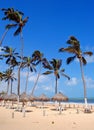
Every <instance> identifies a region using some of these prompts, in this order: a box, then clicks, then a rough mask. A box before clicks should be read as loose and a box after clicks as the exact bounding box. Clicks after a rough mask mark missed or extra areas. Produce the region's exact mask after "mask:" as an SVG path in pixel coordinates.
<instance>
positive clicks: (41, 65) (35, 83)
mask: <svg viewBox="0 0 94 130" xmlns="http://www.w3.org/2000/svg"><path fill="white" fill-rule="evenodd" d="M41 69H42V65H41V63H40V70H39V73H38V76H37V78H36V81H35V84H34V87H33V89H32V92H31V94H32V95H33V94H34V90H35V88H36V85H37V83H38V80H39V77H40V74H41Z"/></svg>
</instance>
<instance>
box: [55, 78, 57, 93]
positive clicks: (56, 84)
mask: <svg viewBox="0 0 94 130" xmlns="http://www.w3.org/2000/svg"><path fill="white" fill-rule="evenodd" d="M55 94H57V77H56V84H55Z"/></svg>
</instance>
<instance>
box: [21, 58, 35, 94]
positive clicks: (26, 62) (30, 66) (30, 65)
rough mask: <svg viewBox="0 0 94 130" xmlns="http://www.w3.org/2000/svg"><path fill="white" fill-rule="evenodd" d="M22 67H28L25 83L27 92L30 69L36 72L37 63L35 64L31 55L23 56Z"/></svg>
mask: <svg viewBox="0 0 94 130" xmlns="http://www.w3.org/2000/svg"><path fill="white" fill-rule="evenodd" d="M22 68H27V76H26V77H27V78H26V85H25V93H26V91H27V85H28V77H29V71H31V72H33V71H35V72H36V69H35V65H34V64H33V60H32V58H31V57H23V63H22Z"/></svg>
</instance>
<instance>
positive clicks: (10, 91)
mask: <svg viewBox="0 0 94 130" xmlns="http://www.w3.org/2000/svg"><path fill="white" fill-rule="evenodd" d="M10 94H12V81H11V90H10Z"/></svg>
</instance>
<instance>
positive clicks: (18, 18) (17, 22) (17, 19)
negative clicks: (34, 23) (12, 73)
mask: <svg viewBox="0 0 94 130" xmlns="http://www.w3.org/2000/svg"><path fill="white" fill-rule="evenodd" d="M2 11H4V15H5V17H4V18H3V20H6V19H8V20H10V21H13V22H14V23H13V24H8V25H6V28H11V27H14V26H15V27H17V29H16V31H15V32H14V36H17V35H18V34H20V38H21V46H22V47H21V54H20V55H21V58H22V59H23V46H24V42H23V36H22V29H23V27H24V26H25V24H26V22H27V21H28V17H26V18H25V19H22V16H23V15H24V14H23V13H22V12H20V11H18V10H14V9H13V8H8V9H2ZM1 43H2V40H1ZM21 66H22V62H20V64H19V67H18V95H20V70H21Z"/></svg>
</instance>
